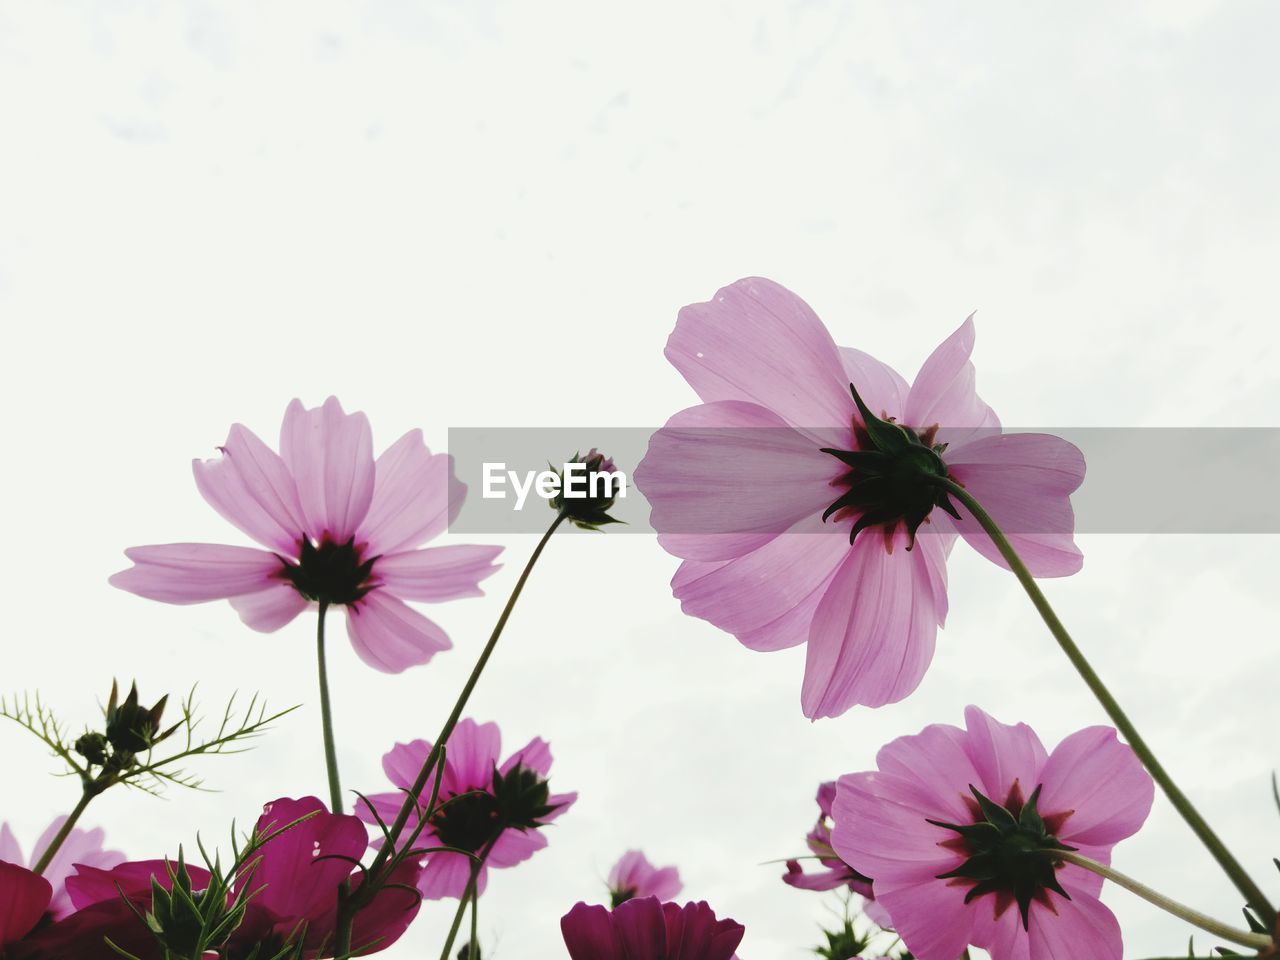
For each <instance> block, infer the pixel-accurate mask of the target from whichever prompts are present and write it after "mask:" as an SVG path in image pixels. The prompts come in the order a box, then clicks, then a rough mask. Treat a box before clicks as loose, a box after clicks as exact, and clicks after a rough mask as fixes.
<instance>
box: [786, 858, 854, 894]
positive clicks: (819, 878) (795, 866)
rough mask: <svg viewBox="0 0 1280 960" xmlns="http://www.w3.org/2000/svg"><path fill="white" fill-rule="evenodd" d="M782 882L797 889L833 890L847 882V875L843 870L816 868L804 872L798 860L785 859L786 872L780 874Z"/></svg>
mask: <svg viewBox="0 0 1280 960" xmlns="http://www.w3.org/2000/svg"><path fill="white" fill-rule="evenodd" d="M782 882H783V883H785V884H786V885H787V886H789V887H795V888H796V889H797V890H835V889H836V888H837V887H843V886H844V885H845V884H846V883H848V882H849V881H848V875H847V874H846V873H845V872H844V871H843V870H818V871H815V872H814V873H805V872H804V868H803V867H802V866H800V861H799V860H788V861H787V872H786V873H784V874H783V875H782Z"/></svg>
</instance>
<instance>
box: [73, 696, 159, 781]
mask: <svg viewBox="0 0 1280 960" xmlns="http://www.w3.org/2000/svg"><path fill="white" fill-rule="evenodd" d="M168 701H169V697H168V696H167V695H166V696H163V697H161V698H160V699H159V700H158V701H157V702H156V704H155V705H154V706H152V707H144V706H142V705H141V704H140V703H139V702H138V685H137V684H136V683H135V684H133V685H132V686H131V687H130V688H129V695H128V696H127V697H125V698H124V702H121V701H120V690H119V687H118V685H117V684H116V682H115V681H112V683H111V698H110V700H108V702H107V709H106V730H105V732H97V731H90V732H88V733H85V734H84V735H83V736H81V737H80V738H79V739H77V740H76V742H75V750H76V753H78V754H80V756H82V757H84V758H85V760H87V761H88V762H89V763H90V764H91V765H94V766H99V767H102V768H103V769H104V770H105V769H108V768H110V769H112V770H126V769H128V768H129V767H130V766H132V764H133V763H134V760H135V758H136V757H137V755H138V754H140V753H146V752H147V751H149V750H150V749H151V748H152V747H154V746H155V745H156V744H158V743H160V742H162V741H163V740H165V739H166V738H168V737H170V736H172V735H173V733H174V731H175V730H177V729H178V727H179V726H181V724H174V725H173V726H172V727H169V728H168V729H167V730H165V729H163V727H162V725H161V718H162V717H163V716H164V708H165V704H166V703H168Z"/></svg>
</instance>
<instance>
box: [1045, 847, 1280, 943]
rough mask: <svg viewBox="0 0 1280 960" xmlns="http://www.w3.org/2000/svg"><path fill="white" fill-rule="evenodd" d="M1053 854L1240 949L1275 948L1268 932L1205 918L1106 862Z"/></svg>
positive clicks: (1066, 852) (1058, 852) (1062, 852)
mask: <svg viewBox="0 0 1280 960" xmlns="http://www.w3.org/2000/svg"><path fill="white" fill-rule="evenodd" d="M1053 855H1054V857H1056V858H1059V859H1062V860H1065V861H1067V863H1074V864H1075V865H1076V866H1078V867H1084V868H1085V869H1086V870H1088V871H1090V872H1092V873H1096V874H1097V875H1098V876H1100V877H1105V878H1106V879H1107V880H1110V881H1111V882H1112V883H1114V884H1116V885H1117V886H1121V887H1124V888H1125V889H1126V890H1128V891H1129V892H1130V893H1133V894H1137V895H1138V896H1139V897H1141V898H1142V899H1143V900H1145V901H1147V903H1150V904H1153V905H1154V906H1157V907H1159V908H1160V909H1161V910H1163V911H1165V912H1166V913H1171V914H1173V915H1174V916H1175V917H1178V918H1179V919H1181V920H1185V921H1186V922H1187V923H1189V924H1191V925H1192V926H1196V927H1199V928H1200V929H1201V930H1206V931H1208V932H1209V933H1212V934H1213V935H1214V936H1215V937H1221V938H1222V939H1223V940H1230V941H1231V942H1232V943H1238V944H1240V945H1241V946H1244V947H1252V948H1254V949H1257V950H1262V949H1265V948H1267V947H1270V946H1271V945H1272V940H1271V938H1270V937H1268V936H1267V935H1266V934H1265V933H1250V932H1249V931H1248V930H1237V929H1236V928H1235V927H1232V926H1229V925H1228V924H1225V923H1221V922H1219V921H1217V920H1215V919H1213V917H1210V916H1206V915H1205V914H1203V913H1201V912H1200V911H1199V910H1193V909H1192V908H1191V907H1188V906H1184V905H1183V904H1181V903H1178V902H1177V901H1176V900H1170V899H1169V898H1168V897H1166V896H1165V895H1164V894H1162V893H1157V892H1156V891H1155V890H1152V889H1151V888H1150V887H1148V886H1146V885H1145V884H1142V883H1139V882H1138V881H1137V880H1134V879H1133V878H1132V877H1130V876H1126V875H1125V874H1123V873H1121V872H1120V871H1119V870H1114V869H1112V868H1111V867H1109V866H1107V865H1106V864H1105V863H1099V862H1098V861H1097V860H1093V859H1091V858H1090V857H1086V856H1083V855H1082V854H1079V853H1076V852H1073V851H1070V850H1054V851H1053Z"/></svg>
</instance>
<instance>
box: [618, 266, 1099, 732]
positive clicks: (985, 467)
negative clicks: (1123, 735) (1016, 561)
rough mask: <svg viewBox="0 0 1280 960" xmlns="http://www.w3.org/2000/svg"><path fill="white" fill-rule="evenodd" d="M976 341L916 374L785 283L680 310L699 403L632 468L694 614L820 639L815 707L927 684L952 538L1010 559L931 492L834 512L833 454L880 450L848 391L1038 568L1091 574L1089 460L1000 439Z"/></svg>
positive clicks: (773, 637) (841, 465) (748, 642)
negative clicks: (1085, 549) (928, 500)
mask: <svg viewBox="0 0 1280 960" xmlns="http://www.w3.org/2000/svg"><path fill="white" fill-rule="evenodd" d="M973 342H974V328H973V323H972V320H966V321H965V322H964V323H963V324H962V325H961V326H960V328H959V329H958V330H957V331H956V332H955V333H953V334H952V335H951V336H950V337H948V338H947V339H946V340H945V341H944V342H943V343H942V345H941V346H939V347H938V348H937V349H936V350H934V352H933V354H932V355H931V356H930V357H929V358H928V359H927V360H926V361H925V363H924V366H923V367H921V369H920V372H919V374H917V375H916V378H915V382H914V383H912V384H911V385H910V386H908V384H907V382H906V381H905V380H904V379H903V378H902V377H901V376H899V375H898V374H897V373H896V372H895V371H893V370H892V369H890V368H889V367H887V366H885V365H884V364H882V363H880V362H879V361H878V360H875V359H874V358H872V357H870V356H868V355H867V354H865V353H862V352H861V351H858V350H854V349H851V348H847V347H845V348H842V347H838V346H836V344H835V341H833V340H832V339H831V335H830V334H829V333H828V332H827V329H826V327H824V326H823V325H822V322H821V321H820V320H819V319H818V317H817V316H816V315H815V314H814V312H813V311H812V310H811V309H810V308H809V306H808V305H807V304H806V303H805V302H804V301H803V300H801V299H800V298H799V297H797V296H796V295H795V294H793V293H791V292H790V291H789V290H786V289H784V288H783V287H781V286H779V285H778V284H776V283H773V282H772V281H770V280H762V279H759V278H752V279H747V280H740V281H738V282H737V283H734V284H732V285H730V286H728V287H725V288H724V289H722V290H720V291H719V292H718V293H717V294H716V296H715V298H714V299H712V300H711V301H709V302H707V303H697V304H693V305H691V306H688V307H685V308H684V309H683V310H681V311H680V317H679V320H678V321H677V323H676V328H675V331H674V332H673V333H672V334H671V338H670V339H669V340H668V342H667V348H666V355H667V358H668V359H669V360H670V361H671V362H672V364H674V365H675V367H676V369H677V370H679V371H680V373H681V374H682V375H683V376H684V378H685V379H686V380H687V381H688V382H689V384H690V385H691V386H692V387H693V388H694V390H695V391H697V393H698V395H699V396H700V397H701V398H702V400H703V401H704V402H703V403H701V404H700V405H698V406H695V407H691V408H689V409H687V410H684V411H681V412H680V413H677V414H676V415H675V416H674V417H672V418H671V419H670V420H669V421H668V422H667V425H666V426H665V427H663V428H662V429H661V430H659V431H658V432H657V433H655V434H654V436H653V438H652V439H651V441H650V444H649V451H648V454H647V455H646V456H645V458H644V460H643V462H642V463H641V464H640V467H639V468H638V469H637V471H636V474H635V480H636V483H637V485H638V486H639V488H640V490H641V492H643V493H644V495H645V497H646V498H647V499H648V501H649V503H650V506H651V508H652V515H651V521H652V524H653V526H654V528H655V529H656V530H657V531H658V533H659V534H660V536H659V542H660V543H661V544H662V545H663V547H665V548H666V549H667V550H668V551H669V552H671V553H673V554H675V555H676V556H678V557H680V558H682V559H683V560H684V562H683V563H682V564H681V565H680V569H679V570H678V571H677V573H676V576H675V578H674V579H673V580H672V588H673V591H674V593H675V595H676V597H677V598H678V599H679V600H680V603H681V607H682V609H683V610H684V611H685V613H688V614H691V615H692V616H696V617H701V618H703V619H705V620H709V621H710V622H712V623H714V624H715V625H716V626H718V627H720V628H721V629H723V630H727V631H729V632H730V633H732V634H733V635H734V636H736V637H737V638H738V640H739V641H741V642H742V643H743V644H744V645H745V646H747V647H750V648H751V649H753V650H762V651H769V650H780V649H783V648H784V647H792V646H795V645H797V644H801V643H806V642H807V644H808V647H807V662H806V665H805V677H804V685H803V688H802V692H801V703H802V707H803V709H804V713H805V715H806V716H809V717H826V716H835V715H838V714H840V713H843V712H844V711H846V710H848V709H849V708H850V707H852V706H854V705H858V704H861V705H865V706H873V707H876V706H882V705H884V704H887V703H893V702H896V701H898V700H901V699H903V698H904V697H906V696H907V695H908V694H910V693H911V692H912V691H913V690H915V688H916V687H917V686H918V685H919V683H920V680H921V678H922V677H923V676H924V672H925V670H926V669H927V667H928V665H929V663H930V661H931V660H932V659H933V651H934V642H935V639H936V635H937V628H938V627H939V626H940V625H941V624H942V623H943V621H944V619H945V617H946V613H947V571H946V559H947V556H948V554H949V552H950V550H951V547H952V544H953V543H954V540H955V537H956V535H957V533H958V534H959V535H960V536H962V537H964V538H965V540H966V541H968V542H969V544H970V545H971V546H973V547H974V549H976V550H977V551H978V552H979V553H981V554H982V555H983V556H985V557H988V558H989V559H991V560H993V561H995V562H996V563H999V564H1002V565H1003V564H1004V561H1003V559H1002V558H1001V557H1000V555H999V553H998V551H997V550H996V548H995V545H994V544H993V543H992V542H991V540H990V539H989V538H988V537H987V535H986V534H985V533H984V532H983V531H982V530H981V529H980V528H979V526H978V524H977V522H976V521H975V520H973V519H972V518H971V517H970V516H969V515H968V513H967V512H965V511H964V510H963V508H960V516H961V519H960V520H954V519H952V517H950V516H948V515H947V514H946V513H944V512H943V510H942V509H932V510H930V509H920V510H915V508H918V507H920V505H919V504H918V503H917V504H915V505H914V507H913V512H912V514H911V516H902V517H893V516H890V517H889V518H888V519H887V520H886V519H878V517H883V516H884V514H883V513H879V514H878V513H876V512H874V511H872V510H870V509H860V508H859V507H857V506H852V505H848V504H847V503H845V504H844V505H842V506H841V508H840V509H838V510H837V511H836V512H835V513H834V514H833V515H832V516H830V517H829V518H828V519H827V520H826V521H824V512H825V511H828V510H829V508H831V507H832V506H835V503H834V502H835V501H838V500H841V499H842V498H844V497H845V496H846V495H847V494H849V492H850V479H849V478H850V476H851V474H850V466H849V465H848V464H847V462H846V461H842V460H841V459H839V457H838V456H836V455H835V454H833V453H832V452H824V451H836V452H845V453H846V454H847V455H848V456H849V457H851V458H856V457H857V456H858V455H860V453H864V452H866V451H867V450H868V446H867V432H866V429H865V424H864V420H865V418H864V417H863V416H862V414H861V413H859V411H858V408H857V405H856V403H855V401H854V399H853V396H852V393H851V390H850V385H853V386H855V387H856V388H857V391H858V393H859V394H860V395H861V397H862V399H863V400H864V401H865V403H866V405H867V407H868V408H869V410H870V412H871V413H872V415H873V416H875V417H879V418H883V419H885V420H889V419H892V420H893V421H894V422H895V423H896V424H898V425H900V426H901V427H904V428H907V431H906V433H905V434H904V435H907V434H909V435H910V436H911V438H912V443H914V444H917V445H919V446H920V447H921V451H920V452H923V453H924V455H925V456H926V457H929V458H932V457H935V456H936V457H937V458H938V460H939V461H940V463H941V464H942V466H944V467H945V470H946V472H947V473H948V475H949V476H950V477H951V479H953V480H955V481H956V482H958V483H960V484H962V485H963V486H965V487H966V488H967V489H968V490H969V491H970V492H971V493H972V494H973V495H974V496H975V497H976V498H977V499H978V501H979V502H980V503H982V504H983V505H984V506H985V507H986V509H987V510H988V511H989V512H990V513H991V514H992V515H993V516H994V517H995V519H996V521H997V522H999V523H1000V524H1001V525H1002V527H1003V528H1004V529H1005V531H1006V532H1007V533H1009V536H1010V539H1011V541H1012V542H1013V544H1014V546H1015V547H1016V548H1017V550H1018V552H1019V553H1020V554H1021V556H1022V558H1023V559H1024V560H1025V561H1026V563H1027V565H1028V567H1030V569H1031V571H1032V573H1033V574H1035V575H1036V576H1064V575H1067V574H1071V573H1074V572H1076V571H1077V570H1079V569H1080V565H1081V562H1082V561H1081V555H1080V551H1079V550H1078V549H1077V548H1076V546H1075V544H1074V542H1073V539H1072V531H1073V527H1074V517H1073V513H1072V509H1071V503H1070V499H1069V495H1070V494H1071V492H1072V491H1073V490H1075V489H1076V488H1077V487H1078V486H1079V485H1080V482H1081V480H1082V478H1083V476H1084V460H1083V458H1082V457H1081V455H1080V452H1079V451H1078V450H1077V449H1076V448H1075V447H1074V446H1072V445H1071V444H1069V443H1067V442H1066V441H1064V440H1062V439H1060V438H1058V437H1053V436H1048V435H1045V434H1006V435H1002V434H1001V432H1000V421H999V420H998V419H997V417H996V415H995V413H994V412H993V411H992V410H991V408H990V407H988V406H987V405H986V404H985V403H983V402H982V400H981V399H979V397H978V395H977V393H976V392H975V391H974V368H973V364H972V363H970V362H969V354H970V352H971V351H972V349H973ZM944 444H945V447H943V445H944ZM930 489H934V488H933V487H930ZM929 506H930V505H929V504H925V508H928V507H929ZM921 522H922V523H923V526H918V524H919V523H921ZM917 526H918V529H919V533H920V536H919V537H915V536H914V534H915V531H916V528H917ZM859 529H861V530H862V532H861V533H860V535H859V536H858V537H857V538H856V539H855V540H854V541H853V543H852V544H850V542H849V541H850V534H851V532H852V531H856V530H859ZM822 533H827V534H828V535H825V536H822V535H817V534H822ZM913 540H914V545H913Z"/></svg>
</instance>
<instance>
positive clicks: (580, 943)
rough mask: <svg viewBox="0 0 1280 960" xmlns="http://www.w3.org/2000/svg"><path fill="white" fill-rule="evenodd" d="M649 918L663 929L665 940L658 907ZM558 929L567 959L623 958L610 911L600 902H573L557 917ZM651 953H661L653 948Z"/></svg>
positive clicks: (597, 959)
mask: <svg viewBox="0 0 1280 960" xmlns="http://www.w3.org/2000/svg"><path fill="white" fill-rule="evenodd" d="M625 906H626V904H623V907H625ZM618 909H619V910H621V909H622V907H619V908H618ZM650 922H651V923H653V924H654V925H655V928H656V930H660V931H662V934H663V937H664V942H665V936H666V933H665V931H666V926H665V924H664V923H663V920H662V911H661V909H659V910H655V911H652V920H651V921H650ZM560 933H561V935H562V936H563V937H564V944H565V947H567V948H568V950H569V958H570V960H625V957H624V956H623V954H622V953H621V947H620V946H618V944H617V943H616V941H615V939H614V934H613V920H612V915H611V914H610V913H609V911H608V910H606V909H605V908H604V907H602V906H593V907H589V906H587V905H586V904H585V903H576V904H574V906H573V909H572V910H570V911H569V912H568V913H566V914H565V915H564V916H563V917H561V918H560ZM653 956H655V957H660V956H662V953H658V952H655V953H654V954H653Z"/></svg>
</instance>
